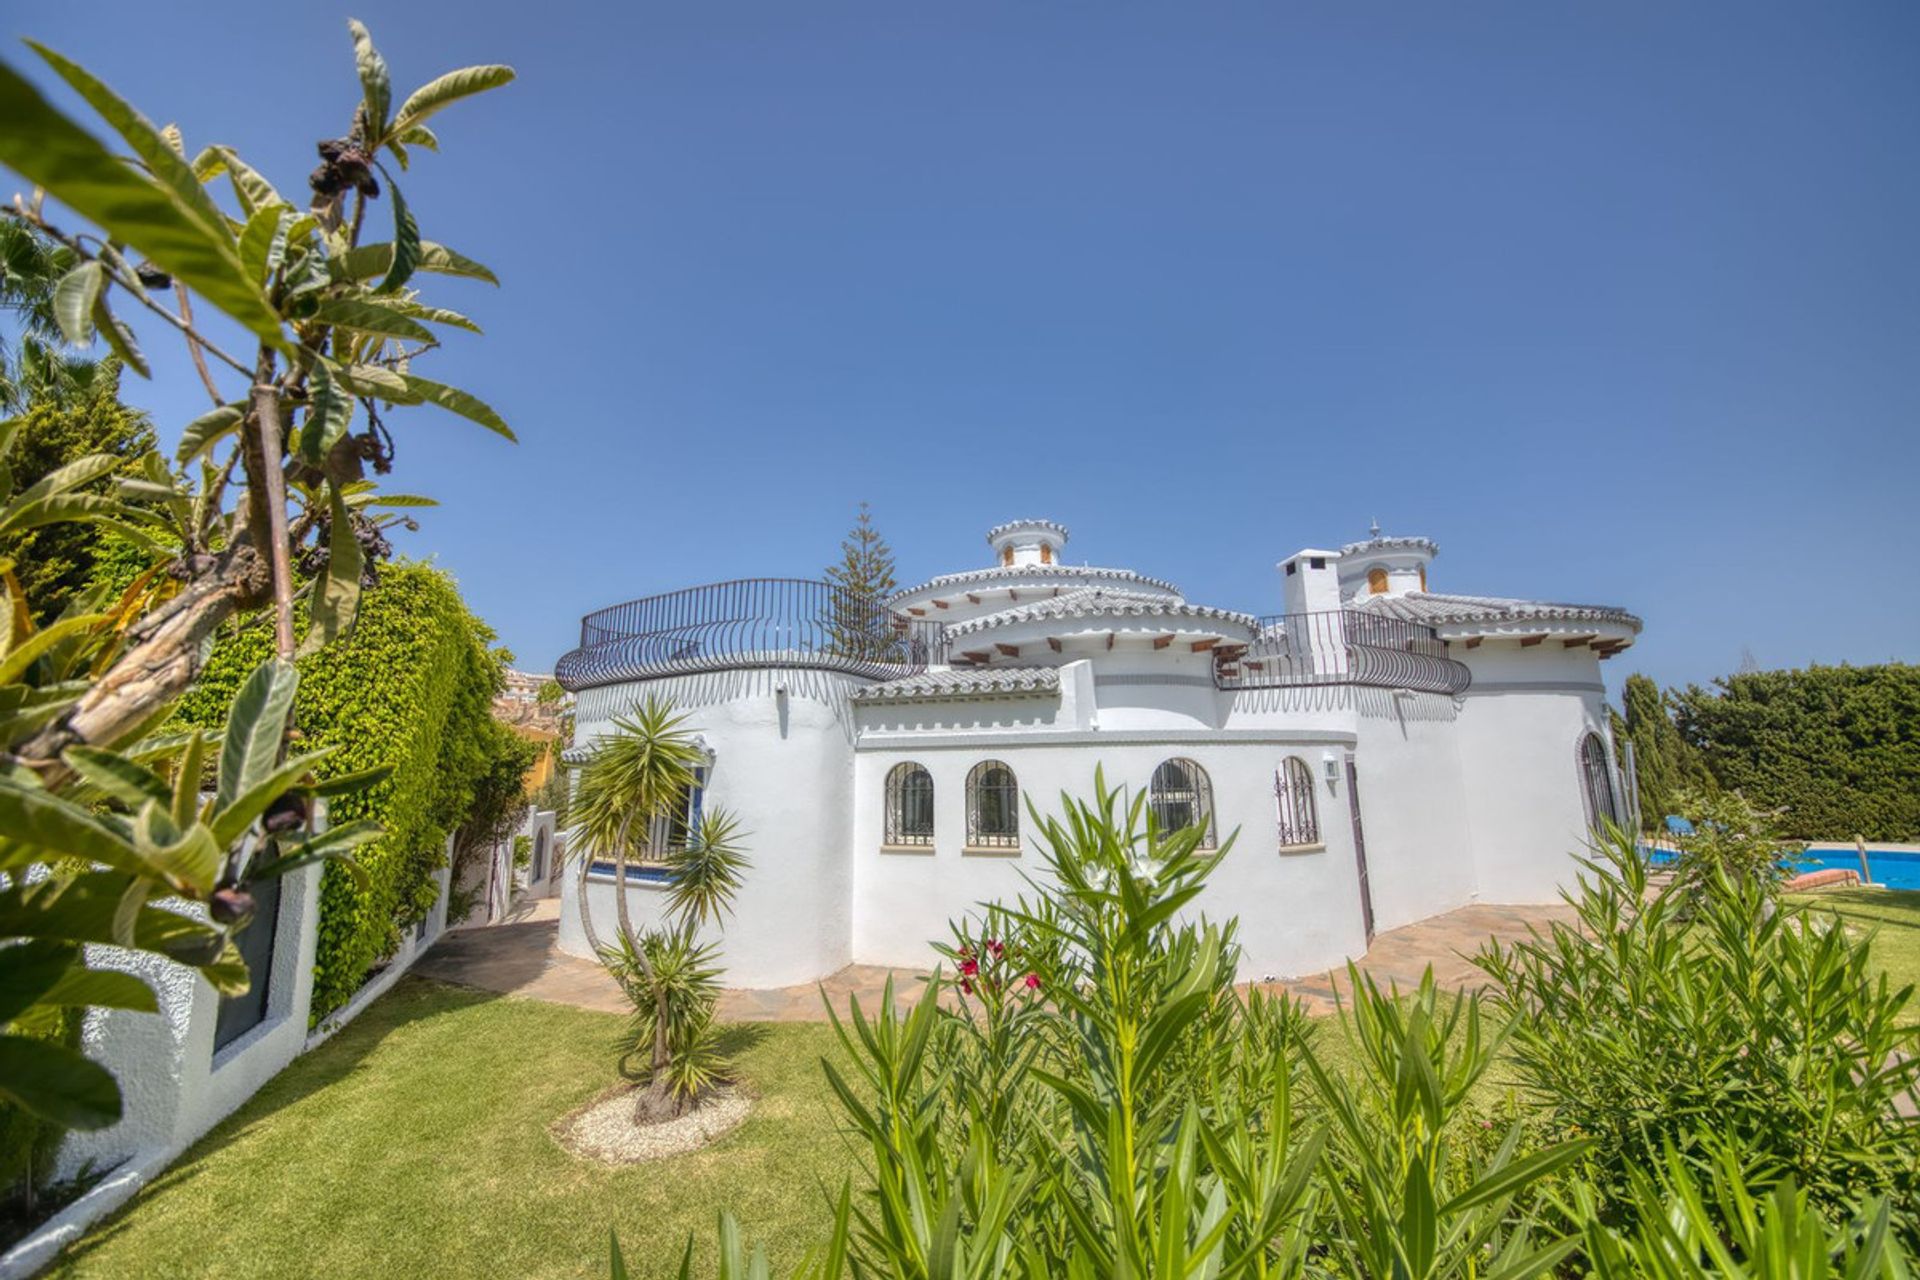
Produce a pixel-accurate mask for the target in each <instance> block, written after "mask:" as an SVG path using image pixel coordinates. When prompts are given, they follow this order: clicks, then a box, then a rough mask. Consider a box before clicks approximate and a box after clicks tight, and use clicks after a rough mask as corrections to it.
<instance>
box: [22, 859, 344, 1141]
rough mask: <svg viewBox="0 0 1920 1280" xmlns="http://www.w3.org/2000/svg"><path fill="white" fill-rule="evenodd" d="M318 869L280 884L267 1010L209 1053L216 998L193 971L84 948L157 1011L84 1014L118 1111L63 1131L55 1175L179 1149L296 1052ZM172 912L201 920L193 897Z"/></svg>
mask: <svg viewBox="0 0 1920 1280" xmlns="http://www.w3.org/2000/svg"><path fill="white" fill-rule="evenodd" d="M320 870H321V869H320V868H319V867H318V866H311V867H304V868H302V869H300V870H299V871H296V872H294V873H293V874H291V875H289V876H288V877H287V879H286V882H285V884H283V885H282V886H281V894H280V917H279V921H278V925H279V936H278V938H277V939H276V941H275V944H274V950H273V972H272V977H271V980H270V983H269V987H268V994H267V1016H266V1018H265V1019H264V1020H263V1021H262V1022H261V1023H260V1025H258V1026H256V1027H254V1028H253V1029H252V1030H250V1031H248V1032H247V1033H246V1034H245V1035H242V1036H241V1037H240V1038H239V1039H237V1040H235V1041H234V1042H233V1043H232V1044H229V1045H227V1046H226V1047H225V1048H224V1049H222V1050H220V1052H219V1053H218V1054H215V1053H214V1050H213V1039H214V1023H215V1019H216V1017H217V1016H218V1013H219V1006H220V996H219V993H217V992H216V991H214V989H213V988H212V987H211V986H209V985H208V983H207V980H206V979H205V978H202V977H201V976H200V975H199V973H198V972H196V971H194V970H192V969H189V968H186V967H185V966H183V965H178V964H174V963H173V962H171V961H169V960H165V959H163V958H161V957H159V956H155V955H151V954H148V953H146V952H135V951H127V950H123V949H122V948H119V947H102V946H89V947H88V948H87V963H88V964H89V965H91V966H93V967H96V968H103V969H120V970H124V971H126V972H129V973H134V974H137V975H139V976H140V977H141V978H142V979H144V980H145V981H146V982H147V984H148V985H149V986H151V987H152V988H153V990H154V993H155V995H156V996H157V997H158V999H159V1004H160V1012H159V1013H158V1014H157V1015H156V1014H151V1013H135V1012H132V1011H129V1010H125V1009H94V1010H90V1011H89V1012H88V1014H87V1018H86V1022H85V1023H84V1024H83V1026H82V1029H81V1052H83V1053H85V1054H86V1055H87V1056H88V1057H90V1058H92V1059H94V1060H95V1061H96V1062H99V1063H100V1064H101V1065H102V1066H104V1067H106V1068H107V1069H108V1070H109V1071H111V1072H113V1075H114V1078H115V1079H116V1080H118V1081H119V1082H120V1092H121V1098H122V1106H123V1111H122V1115H121V1119H120V1122H119V1123H118V1124H115V1125H113V1126H112V1127H111V1128H107V1129H98V1130H94V1131H93V1132H90V1133H80V1132H76V1133H73V1134H70V1135H69V1136H68V1138H67V1141H66V1143H65V1144H64V1145H63V1146H62V1147H61V1150H60V1160H59V1171H60V1173H61V1174H62V1175H66V1174H71V1173H72V1172H74V1171H75V1170H77V1169H79V1168H80V1166H81V1165H82V1164H84V1163H86V1162H87V1161H88V1160H92V1161H93V1162H94V1164H95V1166H96V1167H99V1168H106V1167H110V1166H112V1165H114V1164H117V1163H118V1162H120V1161H122V1160H125V1159H127V1158H129V1157H131V1156H133V1155H135V1154H136V1153H143V1152H151V1151H156V1150H158V1151H166V1152H177V1151H180V1150H183V1149H185V1147H186V1146H187V1144H189V1143H191V1142H192V1141H193V1140H194V1139H195V1138H198V1137H199V1136H200V1135H201V1134H203V1133H205V1132H206V1131H207V1130H208V1129H211V1128H212V1127H213V1126H214V1125H215V1124H216V1123H218V1122H219V1121H220V1120H222V1119H224V1118H225V1117H226V1116H227V1115H228V1114H229V1113H231V1112H232V1111H233V1110H234V1108H236V1107H238V1106H239V1105H240V1104H241V1103H242V1102H245V1101H246V1100H247V1099H248V1098H250V1097H252V1096H253V1094H254V1092H255V1091H256V1090H258V1089H259V1087H260V1086H261V1085H262V1084H265V1083H266V1082H267V1081H268V1080H269V1079H271V1078H272V1077H273V1076H274V1075H275V1074H277V1073H278V1072H279V1071H280V1069H281V1068H282V1067H284V1066H286V1065H287V1064H288V1063H289V1062H292V1061H293V1060H294V1059H295V1058H296V1057H298V1056H299V1055H300V1053H301V1052H302V1051H303V1050H304V1049H305V1047H306V1041H307V1008H308V1005H309V1004H310V1003H311V1001H312V995H313V957H314V947H315V943H316V941H317V939H318V936H319V933H318V920H319V905H320V894H319V887H320ZM177 909H178V910H180V911H182V912H185V913H188V914H193V915H198V916H200V917H201V918H203V919H204V918H205V916H204V912H205V908H204V907H202V906H200V905H199V904H197V903H196V904H188V903H178V904H177Z"/></svg>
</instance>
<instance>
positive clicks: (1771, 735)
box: [1673, 662, 1920, 840]
mask: <svg viewBox="0 0 1920 1280" xmlns="http://www.w3.org/2000/svg"><path fill="white" fill-rule="evenodd" d="M1673 703H1674V710H1675V713H1676V718H1677V720H1678V722H1679V727H1680V732H1681V733H1682V734H1683V735H1685V737H1686V740H1687V741H1688V743H1690V744H1691V745H1692V746H1693V747H1694V748H1695V749H1696V750H1697V751H1699V753H1700V754H1701V756H1702V757H1703V758H1704V759H1705V761H1706V764H1707V767H1708V768H1709V769H1711V770H1712V771H1713V775H1714V777H1715V779H1716V780H1717V781H1718V782H1719V784H1720V785H1721V786H1722V787H1724V788H1726V789H1728V790H1737V791H1739V792H1740V793H1741V794H1742V795H1743V796H1744V797H1745V798H1746V799H1747V800H1748V801H1749V802H1750V803H1752V804H1754V805H1756V806H1758V807H1760V808H1763V809H1778V810H1781V811H1782V814H1781V818H1782V828H1783V830H1782V834H1783V835H1787V836H1791V837H1794V838H1798V839H1804V840H1845V839H1849V838H1851V837H1852V836H1854V835H1856V834H1857V835H1863V836H1865V837H1867V838H1868V839H1869V840H1912V839H1915V838H1916V837H1920V785H1916V780H1920V666H1915V665H1913V664H1911V663H1903V662H1890V663H1884V664H1880V665H1877V666H1866V667H1852V666H1838V667H1822V666H1814V667H1809V668H1807V669H1805V670H1798V671H1754V672H1746V673H1742V674H1740V675H1734V676H1725V677H1722V678H1721V679H1718V680H1715V681H1714V682H1713V687H1711V688H1707V689H1703V688H1701V687H1699V686H1698V685H1691V686H1689V687H1688V688H1687V689H1686V690H1685V691H1684V692H1680V693H1675V694H1674V695H1673Z"/></svg>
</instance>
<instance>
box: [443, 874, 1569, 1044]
mask: <svg viewBox="0 0 1920 1280" xmlns="http://www.w3.org/2000/svg"><path fill="white" fill-rule="evenodd" d="M1571 918H1572V911H1571V910H1570V909H1569V908H1568V907H1566V906H1564V905H1555V906H1527V907H1510V906H1493V905H1486V904H1478V903H1476V904H1473V905H1470V906H1465V907H1461V908H1460V909H1458V910H1456V911H1449V912H1448V913H1446V914H1445V915H1441V916H1435V917H1433V918H1432V919H1429V920H1422V921H1420V922H1419V923H1417V924H1410V925H1407V926H1405V927H1403V928H1399V929H1391V930H1388V931H1387V932H1385V933H1382V934H1379V935H1378V936H1376V937H1375V938H1374V940H1373V947H1372V949H1371V950H1369V951H1368V952H1367V954H1366V957H1365V958H1364V959H1362V960H1361V961H1360V968H1361V969H1362V970H1363V971H1364V972H1366V973H1368V974H1371V975H1372V977H1373V979H1374V980H1375V981H1376V982H1378V983H1380V984H1381V985H1382V986H1387V985H1388V984H1394V985H1398V986H1399V987H1401V988H1402V989H1406V988H1410V987H1413V986H1417V985H1418V984H1419V982H1420V975H1421V973H1422V972H1423V971H1424V970H1425V969H1426V968H1427V966H1428V965H1431V966H1433V971H1434V978H1435V980H1436V981H1437V982H1438V983H1439V984H1440V985H1441V986H1442V987H1447V988H1453V989H1466V988H1469V987H1475V986H1478V985H1480V972H1479V970H1477V969H1475V968H1474V967H1473V964H1472V962H1471V961H1470V960H1469V959H1468V957H1470V956H1471V955H1472V954H1473V953H1474V952H1475V951H1477V950H1478V949H1479V948H1480V945H1481V944H1482V943H1483V942H1485V941H1487V940H1488V939H1489V938H1499V939H1501V940H1502V941H1512V940H1513V939H1515V938H1522V937H1525V936H1526V934H1527V930H1528V929H1529V928H1538V929H1542V930H1544V929H1545V928H1546V927H1547V925H1548V924H1549V923H1550V922H1552V921H1555V920H1569V919H1571ZM559 932H560V903H559V899H557V898H544V899H536V900H532V901H522V902H520V903H517V904H515V907H514V910H513V911H512V912H510V913H509V914H508V916H507V918H506V919H505V920H503V921H502V922H501V923H499V924H495V925H487V926H483V927H475V928H468V929H460V930H458V931H456V932H454V933H450V934H447V935H445V936H444V937H442V938H441V939H440V941H439V942H438V943H436V944H435V946H434V948H433V950H432V951H430V952H428V953H427V954H426V955H425V956H423V957H422V958H421V959H420V961H419V963H417V964H416V965H415V966H414V970H413V971H414V972H415V973H417V974H420V975H421V976H423V977H428V978H436V979H439V980H440V981H442V982H454V983H459V984H461V985H462V986H469V987H479V988H481V989H483V990H487V991H497V992H500V993H501V994H503V995H509V996H517V997H520V998H522V999H528V1000H547V1001H552V1002H554V1003H557V1004H570V1005H574V1006H577V1007H579V1008H583V1009H599V1010H602V1011H604V1012H608V1013H625V1012H627V1011H628V1010H629V1009H630V1008H631V1006H630V1005H629V1004H628V1003H627V999H626V997H625V996H623V995H622V994H621V993H620V988H619V987H618V986H617V985H616V984H615V983H614V981H613V979H612V978H610V977H608V976H607V971H606V970H605V969H603V968H601V967H600V966H599V965H597V964H595V963H593V962H592V961H590V960H581V959H578V958H577V957H574V956H569V955H565V954H563V953H562V952H561V951H560V949H559V946H558V941H559ZM890 977H891V978H892V979H893V982H894V990H895V997H896V999H897V1000H898V1001H899V1002H900V1003H901V1004H903V1005H904V1004H908V1003H911V1002H912V1001H913V1000H914V999H916V998H918V996H919V993H920V990H921V985H920V978H921V977H922V974H921V973H919V972H915V971H912V970H907V969H887V968H884V967H881V966H878V965H858V964H856V965H849V966H848V967H846V968H845V969H842V970H840V972H838V973H836V974H834V975H832V976H831V977H829V978H827V979H826V980H825V981H824V982H820V983H818V984H815V983H806V984H804V985H801V986H794V987H777V988H771V989H762V990H744V989H737V990H729V991H727V992H726V993H725V994H723V995H722V996H721V998H720V1008H719V1016H720V1017H721V1018H722V1019H724V1020H727V1021H730V1022H819V1021H823V1020H824V1019H825V1017H826V1011H825V1008H824V1007H823V1005H822V1000H821V997H822V995H823V994H824V996H825V997H826V999H827V1000H828V1001H831V1002H832V1004H833V1007H834V1008H836V1009H845V1008H846V1004H847V998H848V997H849V996H858V997H859V998H860V1002H861V1004H862V1005H863V1006H865V1007H866V1008H869V1009H871V1008H873V1007H875V1006H876V1005H877V1004H878V1002H879V999H880V995H881V992H882V990H883V989H884V988H885V984H886V982H887V979H888V978H890ZM1260 985H1261V986H1262V987H1263V988H1264V989H1266V990H1270V991H1289V992H1292V993H1293V994H1294V995H1296V996H1297V997H1299V998H1300V999H1301V1000H1303V1001H1304V1002H1305V1003H1306V1005H1307V1008H1308V1011H1309V1012H1311V1013H1330V1012H1332V1011H1333V1008H1334V1001H1335V999H1336V996H1337V995H1338V994H1339V993H1341V992H1344V991H1345V990H1346V988H1347V976H1346V974H1345V972H1344V971H1342V972H1337V973H1324V974H1320V975H1317V976H1315V977H1311V978H1298V979H1291V980H1288V981H1284V982H1272V983H1262V984H1260Z"/></svg>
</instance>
